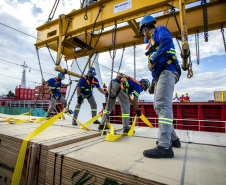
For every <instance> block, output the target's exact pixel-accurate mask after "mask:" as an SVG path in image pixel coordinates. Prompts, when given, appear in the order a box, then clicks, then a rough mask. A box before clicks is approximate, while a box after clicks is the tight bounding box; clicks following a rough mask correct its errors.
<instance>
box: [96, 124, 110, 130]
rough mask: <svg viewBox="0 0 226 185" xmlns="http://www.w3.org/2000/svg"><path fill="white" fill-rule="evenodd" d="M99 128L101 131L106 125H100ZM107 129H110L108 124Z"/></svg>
mask: <svg viewBox="0 0 226 185" xmlns="http://www.w3.org/2000/svg"><path fill="white" fill-rule="evenodd" d="M98 129H99V130H100V131H101V130H103V129H104V125H99V127H98ZM106 129H109V128H108V126H107V125H106V127H105V129H104V130H106Z"/></svg>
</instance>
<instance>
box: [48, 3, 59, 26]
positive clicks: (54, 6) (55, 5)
mask: <svg viewBox="0 0 226 185" xmlns="http://www.w3.org/2000/svg"><path fill="white" fill-rule="evenodd" d="M59 2H60V0H56V1H55V3H54V5H53V8H52V10H51V12H50V14H49V18H48V20H47V22H49V21H51V20H52V19H53V16H54V14H55V12H56V9H57V6H58V4H59ZM52 13H53V15H52V17H51V14H52Z"/></svg>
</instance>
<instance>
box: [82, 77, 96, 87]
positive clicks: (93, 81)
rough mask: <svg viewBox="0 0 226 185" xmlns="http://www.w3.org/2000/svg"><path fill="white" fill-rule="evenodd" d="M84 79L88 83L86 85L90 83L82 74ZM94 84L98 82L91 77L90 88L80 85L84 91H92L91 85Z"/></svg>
mask: <svg viewBox="0 0 226 185" xmlns="http://www.w3.org/2000/svg"><path fill="white" fill-rule="evenodd" d="M82 77H83V78H84V79H85V80H86V83H87V84H88V86H90V83H89V80H88V79H87V78H86V77H85V76H82ZM94 84H96V85H97V84H98V82H96V81H95V80H94V78H93V79H92V84H91V88H89V89H87V88H86V87H84V86H82V87H81V89H83V90H85V91H92V90H93V88H92V87H93V86H94Z"/></svg>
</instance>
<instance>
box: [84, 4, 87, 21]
mask: <svg viewBox="0 0 226 185" xmlns="http://www.w3.org/2000/svg"><path fill="white" fill-rule="evenodd" d="M84 19H85V20H88V15H87V5H86V8H85V15H84Z"/></svg>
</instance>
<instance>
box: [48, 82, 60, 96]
mask: <svg viewBox="0 0 226 185" xmlns="http://www.w3.org/2000/svg"><path fill="white" fill-rule="evenodd" d="M54 80H55V81H56V82H55V85H56V84H57V86H56V87H52V86H49V93H50V97H49V99H50V98H51V96H52V97H53V98H55V99H56V97H55V96H54V95H53V93H57V94H60V96H59V99H60V97H61V92H56V90H57V89H60V88H61V87H62V83H58V81H57V79H56V78H54ZM59 99H58V100H59Z"/></svg>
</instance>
